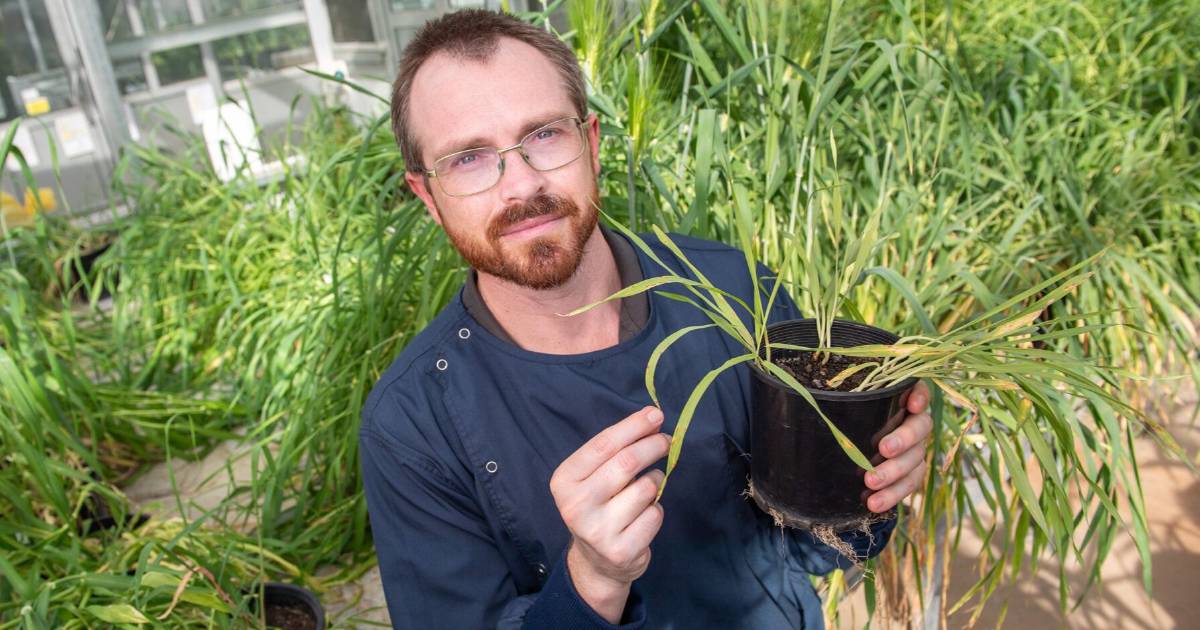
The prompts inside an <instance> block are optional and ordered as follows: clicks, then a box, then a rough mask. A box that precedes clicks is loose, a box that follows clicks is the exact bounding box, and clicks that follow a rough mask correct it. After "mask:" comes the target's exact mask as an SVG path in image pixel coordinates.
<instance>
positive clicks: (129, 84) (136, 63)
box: [113, 59, 147, 94]
mask: <svg viewBox="0 0 1200 630" xmlns="http://www.w3.org/2000/svg"><path fill="white" fill-rule="evenodd" d="M113 74H115V75H116V77H117V89H119V90H120V91H121V94H133V93H134V92H143V91H145V90H146V87H147V85H146V69H145V68H144V67H143V66H142V60H141V59H127V60H125V61H114V62H113Z"/></svg>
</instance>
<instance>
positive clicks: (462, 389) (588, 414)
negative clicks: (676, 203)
mask: <svg viewBox="0 0 1200 630" xmlns="http://www.w3.org/2000/svg"><path fill="white" fill-rule="evenodd" d="M673 240H675V242H676V243H677V244H679V245H680V247H681V249H682V250H683V251H684V254H685V255H686V256H687V257H688V258H689V259H690V260H691V261H692V262H693V263H694V264H696V265H697V266H698V267H699V268H700V269H701V271H703V272H704V274H705V275H706V276H708V278H709V279H710V280H712V281H713V282H714V283H715V284H716V285H718V286H721V287H723V288H725V289H726V290H728V291H731V292H732V293H734V294H736V295H738V296H740V297H742V298H743V299H746V300H748V299H749V298H750V297H751V296H752V293H751V291H752V290H753V289H752V287H753V282H752V280H751V278H750V277H749V274H748V273H747V272H746V265H745V262H744V259H743V257H742V254H741V253H740V252H738V251H737V250H734V249H731V248H729V247H728V246H725V245H722V244H718V243H713V242H708V241H701V240H697V239H692V238H687V237H682V236H674V237H673ZM647 242H648V243H650V244H651V245H652V246H653V247H654V248H655V251H656V253H657V254H658V255H659V257H660V258H661V259H662V260H663V261H664V262H666V263H667V264H668V265H671V266H672V267H674V270H675V271H680V272H681V271H683V268H684V266H683V265H682V264H677V261H676V260H675V259H674V257H673V256H672V255H671V254H670V253H669V251H668V250H667V249H666V248H665V247H662V246H661V245H659V244H658V243H657V241H656V240H655V239H654V238H653V237H650V238H647ZM638 256H639V259H640V261H641V265H642V272H643V275H644V276H645V277H647V278H649V277H653V276H658V275H662V273H663V271H662V269H661V268H660V267H659V266H658V264H657V263H655V262H653V261H652V260H651V259H650V258H648V257H647V256H646V255H645V254H644V253H643V252H641V251H639V252H638ZM666 289H668V290H677V291H682V289H670V287H666ZM777 301H778V304H777V307H776V308H775V309H774V312H773V313H772V319H773V320H784V319H794V318H796V317H798V316H799V315H798V312H797V310H796V307H795V305H794V303H793V302H792V301H791V300H790V299H789V298H787V297H786V296H783V297H782V298H781V299H779V300H777ZM704 323H708V320H707V319H705V316H704V315H703V314H702V313H700V312H699V311H697V310H696V309H695V308H694V307H693V306H691V305H688V304H683V303H681V302H678V301H675V300H671V299H667V298H665V297H663V296H661V295H657V294H655V295H652V296H651V298H650V316H649V321H648V322H647V324H646V326H645V328H644V329H643V330H642V331H641V332H640V333H639V334H638V335H636V336H635V337H633V338H632V339H627V340H625V341H623V342H621V343H620V344H618V345H616V346H613V347H611V348H606V349H603V350H598V351H596V352H589V353H586V354H579V355H550V354H541V353H537V352H529V351H526V350H523V349H521V348H519V347H516V346H514V345H512V344H510V343H506V342H504V341H501V340H500V339H498V338H496V337H495V336H493V335H492V334H490V333H489V332H488V331H487V330H485V329H484V328H483V327H482V326H480V325H479V324H478V323H477V322H476V321H475V320H474V319H473V318H472V317H471V316H470V315H469V314H468V313H467V312H466V310H465V309H464V308H463V305H462V300H461V293H460V295H459V297H456V299H455V300H454V301H453V302H451V303H450V304H449V305H448V306H447V307H446V308H445V310H443V311H442V312H441V313H440V314H439V315H438V317H437V318H436V319H435V320H434V321H433V322H431V323H430V325H429V326H428V327H426V329H425V330H424V331H422V332H421V333H420V334H419V335H417V337H416V338H415V339H414V340H413V341H412V343H410V344H409V345H408V347H407V348H405V350H404V351H403V352H402V353H401V355H400V356H399V357H398V358H397V359H396V360H395V362H394V363H393V364H392V365H391V367H390V368H389V369H388V370H387V372H386V373H385V374H384V375H383V377H382V378H381V379H380V380H379V382H378V384H377V385H376V386H375V388H374V389H373V390H372V392H371V395H370V396H369V398H368V399H367V404H366V406H365V408H364V410H363V418H362V420H363V422H362V428H361V431H360V444H361V453H362V471H363V480H364V485H365V488H366V495H367V502H368V507H369V512H370V518H371V528H372V532H373V535H374V540H375V548H376V553H377V554H378V557H379V565H380V570H381V573H382V576H383V586H384V592H385V594H386V596H387V601H388V609H389V611H390V614H391V618H392V623H393V625H394V626H395V627H396V628H405V629H407V628H429V627H438V628H456V629H457V628H497V627H498V628H519V627H525V628H555V629H572V628H612V627H614V626H612V625H611V624H608V623H607V622H605V620H604V619H602V618H601V617H600V616H599V615H597V614H595V612H593V611H592V610H591V609H590V608H589V607H588V606H587V604H586V603H584V602H583V600H582V599H580V597H579V596H578V594H577V593H576V592H575V591H574V588H573V586H572V584H571V580H570V578H569V576H568V574H567V570H566V564H565V555H566V548H567V545H568V543H569V541H570V535H569V532H568V531H567V529H566V526H565V525H564V524H563V522H562V519H561V517H560V516H559V514H558V510H557V509H556V507H555V504H554V500H553V497H551V495H550V489H549V483H550V476H551V474H552V473H553V472H554V470H555V468H557V467H558V465H559V464H560V463H561V462H562V461H563V460H564V459H565V458H566V457H567V456H568V455H570V454H571V453H573V452H574V451H575V450H576V449H578V448H579V447H580V446H581V445H583V444H584V442H586V441H587V440H588V439H590V438H591V437H592V436H594V435H596V434H597V433H599V432H600V431H601V430H603V429H604V428H605V427H608V426H609V425H611V424H613V423H614V422H616V421H618V420H620V419H622V418H625V417H626V416H628V415H629V414H630V413H633V412H634V411H637V410H638V409H640V408H642V407H643V406H645V405H648V404H650V402H651V401H650V398H649V395H648V394H647V392H646V388H645V384H644V380H643V379H644V377H643V374H644V371H645V366H646V362H647V359H648V357H649V356H650V353H651V351H653V350H654V347H655V346H656V345H657V344H658V342H659V341H661V340H662V339H663V338H664V337H665V336H666V335H668V334H670V333H671V332H673V331H675V330H678V329H680V328H681V327H684V326H688V325H693V324H704ZM744 352H745V350H743V349H741V348H740V347H738V346H737V345H736V344H735V342H734V341H733V340H731V339H729V338H728V337H726V336H725V335H724V333H721V332H720V331H719V330H717V329H706V330H702V331H698V332H694V333H690V334H689V335H688V336H685V337H684V338H683V340H682V341H680V342H679V343H677V344H676V345H675V346H674V347H672V349H671V350H670V351H668V352H667V354H666V355H665V357H664V358H663V361H662V363H661V364H660V365H659V369H658V373H657V379H656V380H657V387H658V392H659V399H660V401H661V403H662V406H663V411H664V412H665V415H666V421H665V422H664V424H663V427H662V431H663V432H666V433H670V432H671V431H673V429H674V423H675V421H676V419H677V418H678V415H679V411H680V409H681V408H682V407H683V405H684V403H685V402H686V400H687V397H688V394H689V393H690V392H691V390H692V388H693V387H694V386H695V385H696V383H697V382H698V381H699V380H700V378H701V377H702V376H703V375H704V374H705V373H706V372H707V371H709V370H711V369H712V368H714V367H716V366H718V365H720V364H721V363H723V362H724V361H725V360H727V359H728V358H730V357H731V356H734V355H735V353H736V354H742V353H744ZM748 370H749V368H748V367H746V366H744V365H743V366H739V367H738V368H734V369H733V370H731V371H729V372H726V373H725V374H723V375H722V376H721V377H719V378H718V379H717V380H716V381H715V382H714V383H713V385H712V387H711V389H710V390H709V391H708V393H707V394H705V396H704V398H703V400H702V402H701V404H700V406H699V409H698V411H697V413H696V416H695V418H694V419H693V422H692V425H691V428H690V430H689V432H688V434H687V438H686V440H685V442H684V446H683V451H682V455H681V457H680V460H679V465H678V467H677V468H676V469H675V471H674V472H673V473H672V475H671V478H670V480H669V481H668V482H667V487H666V492H665V493H664V494H663V497H662V505H663V509H664V514H665V519H664V522H663V526H662V529H661V531H660V532H659V533H658V536H657V537H656V538H655V540H654V542H653V543H652V544H651V551H652V556H651V562H650V566H649V568H648V569H647V570H646V573H645V574H644V575H643V576H642V577H641V578H639V579H638V580H637V581H635V582H634V585H633V591H632V594H631V596H630V598H629V601H628V603H627V605H626V609H625V615H624V618H623V619H622V625H621V626H620V627H623V628H624V627H628V628H639V627H646V628H679V629H684V628H686V629H693V628H754V629H756V630H770V629H774V628H819V627H821V626H822V618H821V611H820V603H819V600H818V598H817V596H816V593H815V591H814V589H813V587H812V584H811V582H810V579H809V576H810V575H811V574H824V573H827V572H829V571H830V570H832V569H833V568H834V567H835V566H838V563H839V562H840V563H846V560H845V559H842V558H840V557H839V556H838V554H837V552H835V551H834V550H833V549H832V548H830V547H828V546H825V545H823V544H821V543H819V542H817V541H816V540H814V539H813V538H812V537H811V536H810V535H809V534H807V533H805V532H800V531H795V530H786V531H785V530H780V529H779V528H777V527H774V526H773V524H772V522H771V519H770V518H769V517H768V516H766V515H764V514H763V513H762V512H760V511H759V510H758V509H757V508H756V507H755V506H754V505H753V502H752V501H750V500H749V499H747V498H745V497H744V496H743V491H744V490H745V489H746V486H747V483H746V482H747V479H748V475H749V468H748V466H747V455H746V453H747V451H748V449H749V413H750V404H749V397H750V394H749V392H750V374H749V371H748ZM664 465H665V461H664V462H660V463H659V464H658V467H660V468H661V467H663V466H664ZM893 525H894V521H889V522H886V523H883V524H880V525H877V526H875V528H874V530H873V532H872V534H873V535H872V536H866V535H862V534H847V535H845V538H846V540H847V541H848V542H850V543H851V545H852V546H854V547H855V549H856V550H857V551H858V552H859V553H860V554H866V553H869V554H870V555H875V554H877V553H878V552H879V550H880V549H881V548H882V546H883V545H884V544H885V543H886V541H887V539H888V536H889V535H890V532H891V529H892V526H893Z"/></svg>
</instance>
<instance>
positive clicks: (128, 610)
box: [84, 604, 150, 624]
mask: <svg viewBox="0 0 1200 630" xmlns="http://www.w3.org/2000/svg"><path fill="white" fill-rule="evenodd" d="M84 610H86V611H88V613H89V614H91V615H92V616H93V617H95V618H97V619H99V620H100V621H105V622H108V623H135V624H143V623H150V620H149V619H147V618H146V615H143V614H142V611H140V610H138V609H136V608H134V607H133V606H130V605H129V604H109V605H108V606H88V607H87V608H85V609H84Z"/></svg>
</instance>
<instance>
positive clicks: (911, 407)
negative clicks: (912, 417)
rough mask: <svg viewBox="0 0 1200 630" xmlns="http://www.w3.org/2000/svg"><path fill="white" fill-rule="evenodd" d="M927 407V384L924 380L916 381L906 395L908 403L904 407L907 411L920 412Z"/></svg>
mask: <svg viewBox="0 0 1200 630" xmlns="http://www.w3.org/2000/svg"><path fill="white" fill-rule="evenodd" d="M928 407H929V386H928V385H926V384H925V381H917V384H916V385H913V388H912V392H911V393H909V395H908V403H907V404H906V405H905V408H906V409H908V413H922V412H924V411H925V410H926V409H927V408H928Z"/></svg>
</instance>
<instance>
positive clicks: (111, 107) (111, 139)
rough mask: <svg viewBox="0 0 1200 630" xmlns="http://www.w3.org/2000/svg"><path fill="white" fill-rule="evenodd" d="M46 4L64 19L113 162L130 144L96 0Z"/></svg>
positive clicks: (51, 0)
mask: <svg viewBox="0 0 1200 630" xmlns="http://www.w3.org/2000/svg"><path fill="white" fill-rule="evenodd" d="M46 4H47V6H48V7H49V6H51V5H54V9H52V13H57V14H58V15H61V16H62V17H63V18H65V21H66V26H67V28H68V29H69V30H70V31H71V32H72V34H74V38H73V39H74V42H75V45H76V46H77V54H78V59H79V62H80V64H81V66H82V69H83V74H84V77H86V79H87V88H88V90H90V92H91V100H92V104H93V105H95V108H96V110H95V111H96V116H97V118H98V119H99V120H98V123H99V127H100V131H101V133H102V134H103V135H104V139H105V142H106V144H107V147H108V149H109V152H110V155H112V156H113V158H114V159H115V158H116V156H117V151H118V150H119V149H120V148H121V147H123V146H125V145H126V144H128V143H129V142H130V136H129V120H128V119H127V118H126V117H125V105H124V103H123V102H122V101H121V93H120V92H119V91H118V89H117V78H116V74H115V73H113V67H112V61H111V60H110V59H109V57H108V50H106V49H105V45H104V33H102V32H101V31H100V5H99V4H98V0H70V1H69V2H68V1H67V0H46ZM56 30H57V29H56Z"/></svg>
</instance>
